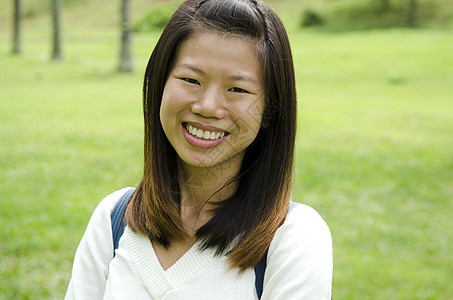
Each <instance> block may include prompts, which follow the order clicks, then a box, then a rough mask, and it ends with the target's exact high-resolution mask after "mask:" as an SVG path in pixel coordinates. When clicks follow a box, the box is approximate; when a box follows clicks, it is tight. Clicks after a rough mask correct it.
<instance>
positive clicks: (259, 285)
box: [254, 250, 267, 299]
mask: <svg viewBox="0 0 453 300" xmlns="http://www.w3.org/2000/svg"><path fill="white" fill-rule="evenodd" d="M266 260H267V250H266V253H265V254H264V256H263V258H261V260H260V261H259V263H258V264H257V265H256V266H255V268H254V270H255V288H256V294H257V295H258V299H261V295H263V282H264V271H266V264H267V262H266Z"/></svg>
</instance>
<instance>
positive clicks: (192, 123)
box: [182, 122, 228, 132]
mask: <svg viewBox="0 0 453 300" xmlns="http://www.w3.org/2000/svg"><path fill="white" fill-rule="evenodd" d="M186 124H187V125H192V126H195V127H197V128H199V129H201V130H203V131H206V130H208V131H218V132H228V131H226V130H224V129H221V128H219V127H215V126H211V125H206V124H201V123H198V122H183V123H182V125H183V126H184V125H186Z"/></svg>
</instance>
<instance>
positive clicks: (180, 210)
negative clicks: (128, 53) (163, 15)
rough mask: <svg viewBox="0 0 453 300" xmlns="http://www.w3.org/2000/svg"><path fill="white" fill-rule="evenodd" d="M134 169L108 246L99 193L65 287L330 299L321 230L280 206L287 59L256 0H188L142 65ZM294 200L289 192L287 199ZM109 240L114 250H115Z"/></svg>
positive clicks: (289, 73)
mask: <svg viewBox="0 0 453 300" xmlns="http://www.w3.org/2000/svg"><path fill="white" fill-rule="evenodd" d="M143 94H144V103H143V107H144V118H145V151H144V154H145V158H144V175H143V178H142V180H141V182H140V184H139V185H138V187H137V188H136V190H135V191H134V192H133V196H132V199H131V200H130V201H129V202H128V205H127V208H126V211H125V219H126V222H127V226H126V228H125V230H124V234H123V235H122V237H121V239H120V242H119V247H118V249H117V250H114V247H113V240H112V229H111V216H110V215H111V212H112V210H113V208H114V207H115V205H116V203H117V202H118V200H119V198H120V197H121V196H122V195H123V194H124V193H125V192H127V191H130V190H129V189H123V190H120V191H117V192H115V193H113V194H111V195H109V196H107V197H106V198H105V199H104V200H103V201H102V202H101V203H100V204H99V206H98V207H97V209H96V210H95V212H94V213H93V216H92V218H91V220H90V223H89V224H88V228H87V230H86V232H85V234H84V236H83V238H82V241H81V242H80V245H79V247H78V249H77V253H76V256H75V260H74V267H73V273H72V278H71V281H70V283H69V287H68V291H67V294H66V299H102V298H103V299H127V298H129V297H130V298H133V299H257V298H258V297H259V296H258V294H257V291H256V288H255V272H254V267H255V266H256V265H257V264H258V263H259V262H260V260H261V259H262V258H263V257H264V258H265V260H266V262H267V267H266V269H265V273H264V281H263V293H262V299H310V300H311V299H330V297H331V280H332V244H331V237H330V232H329V229H328V227H327V225H326V224H325V223H324V221H323V220H322V219H321V217H320V216H319V215H318V214H317V213H316V212H315V211H314V210H313V209H311V208H309V207H307V206H304V205H296V206H294V207H292V208H290V207H291V206H290V202H291V180H292V179H291V174H292V165H293V152H294V140H295V131H296V92H295V80H294V70H293V62H292V57H291V50H290V45H289V41H288V37H287V34H286V31H285V29H284V27H283V25H282V23H281V21H280V20H279V18H278V17H277V15H276V14H275V13H274V12H273V11H272V10H271V9H270V8H269V7H268V6H267V5H265V4H264V3H263V2H261V1H255V0H189V1H186V2H185V3H183V4H182V5H181V6H180V7H179V8H178V10H177V11H176V12H175V13H174V15H173V17H172V19H171V20H170V22H169V23H168V25H167V27H166V28H165V30H164V32H163V33H162V36H161V37H160V39H159V41H158V43H157V45H156V47H155V49H154V51H153V53H152V55H151V58H150V60H149V63H148V66H147V68H146V74H145V80H144V88H143ZM293 200H297V199H293ZM114 251H115V255H114Z"/></svg>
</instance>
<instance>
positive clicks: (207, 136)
mask: <svg viewBox="0 0 453 300" xmlns="http://www.w3.org/2000/svg"><path fill="white" fill-rule="evenodd" d="M184 127H185V128H186V130H187V131H188V132H189V133H190V134H191V135H192V136H194V137H197V138H199V139H203V140H218V139H221V138H223V137H224V136H225V135H228V132H226V131H209V130H202V129H200V128H197V127H195V126H192V125H190V124H184Z"/></svg>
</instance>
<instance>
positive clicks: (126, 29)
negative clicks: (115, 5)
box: [119, 0, 132, 72]
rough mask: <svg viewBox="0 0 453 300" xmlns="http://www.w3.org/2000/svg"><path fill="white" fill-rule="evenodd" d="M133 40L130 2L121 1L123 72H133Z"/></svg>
mask: <svg viewBox="0 0 453 300" xmlns="http://www.w3.org/2000/svg"><path fill="white" fill-rule="evenodd" d="M131 39H132V30H131V24H130V18H129V0H121V52H120V66H119V70H120V71H121V72H132V56H131Z"/></svg>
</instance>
